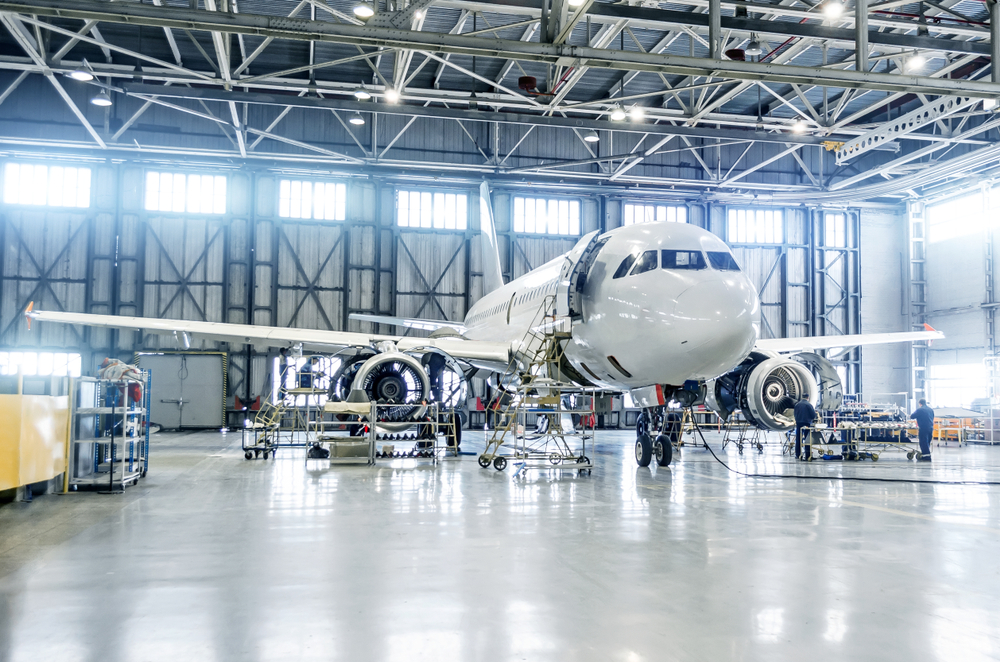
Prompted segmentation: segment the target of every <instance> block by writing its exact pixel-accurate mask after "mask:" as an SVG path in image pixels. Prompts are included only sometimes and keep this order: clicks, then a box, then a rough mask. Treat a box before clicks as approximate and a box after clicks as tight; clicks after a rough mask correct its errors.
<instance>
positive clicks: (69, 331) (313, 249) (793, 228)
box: [0, 127, 896, 397]
mask: <svg viewBox="0 0 1000 662" xmlns="http://www.w3.org/2000/svg"><path fill="white" fill-rule="evenodd" d="M456 128H457V127H456ZM466 139H467V138H466ZM92 167H93V169H94V187H93V194H92V200H93V204H92V208H91V209H88V210H79V211H76V210H72V211H71V210H55V209H46V208H29V207H16V206H4V207H3V208H2V211H3V227H2V232H3V239H4V245H5V247H6V249H5V252H4V255H3V263H2V274H3V282H2V288H0V292H2V295H0V297H2V298H0V324H2V326H0V334H2V335H0V344H2V345H3V346H4V347H47V348H74V349H79V350H81V351H83V352H84V353H85V355H86V356H85V366H86V369H88V370H91V369H92V367H93V366H94V365H95V361H96V360H100V359H101V358H103V356H105V355H110V354H118V355H120V356H122V357H123V358H129V357H131V354H132V352H133V351H136V350H151V349H177V348H178V342H177V340H176V339H174V338H169V337H167V338H164V337H155V336H147V337H144V338H138V337H136V335H137V334H135V333H133V332H114V333H112V332H106V331H98V330H92V329H79V328H73V327H62V326H58V325H43V328H42V329H40V330H38V331H32V332H31V333H28V332H27V329H26V325H25V324H24V322H23V317H22V316H21V313H22V311H23V309H24V306H25V305H26V304H27V302H28V301H30V300H34V301H35V302H36V304H37V305H38V307H40V308H44V309H52V310H73V311H87V312H96V313H111V312H113V313H117V314H120V315H145V316H156V317H174V318H180V319H196V320H209V321H224V322H231V323H253V324H262V325H278V326H294V327H301V328H319V329H350V330H374V329H372V327H373V325H371V324H370V323H359V322H354V321H349V320H348V316H349V315H350V313H352V312H364V313H374V314H391V315H399V316H415V317H428V318H448V319H462V318H463V316H464V315H465V312H466V311H467V310H468V308H469V306H471V305H472V303H474V302H475V301H476V300H477V299H478V298H479V297H480V296H481V295H482V275H481V274H482V264H481V255H480V234H479V204H478V186H477V184H476V183H472V182H470V183H458V184H455V183H454V182H453V183H450V184H442V183H440V182H437V181H435V180H433V179H426V180H422V179H419V178H415V177H414V178H405V179H392V178H384V179H382V178H372V177H341V178H340V180H341V181H346V182H347V184H348V187H347V190H348V204H347V210H348V211H347V219H346V221H343V222H338V221H312V220H294V219H283V218H279V217H278V211H277V198H278V180H279V179H281V178H283V177H288V178H292V179H316V180H324V181H329V180H330V179H332V178H333V177H332V176H331V175H324V174H323V173H317V172H303V171H289V172H288V174H282V172H281V171H275V170H266V169H249V168H247V169H240V168H231V169H228V170H226V169H220V168H218V167H215V168H212V169H210V171H211V172H213V173H214V174H226V175H227V176H228V186H227V193H228V212H227V213H225V214H220V215H198V214H180V213H176V214H166V213H162V212H147V211H145V210H144V208H143V182H144V177H145V170H146V167H145V166H144V165H142V164H136V163H131V162H125V163H118V164H113V165H104V164H102V165H94V166H92ZM151 167H153V168H155V169H160V170H170V171H178V170H180V171H190V170H191V168H190V167H188V168H183V167H181V166H180V165H178V166H177V167H172V166H171V164H166V165H164V164H156V165H155V166H151ZM201 171H203V172H204V171H205V170H204V169H203V170H201ZM400 185H405V186H419V187H441V186H447V187H448V188H449V190H453V191H461V192H464V193H466V195H467V196H468V202H469V210H468V211H469V227H468V229H467V230H465V231H443V230H417V229H409V228H407V229H403V228H399V227H397V225H396V220H395V219H396V209H395V190H396V188H397V187H398V186H400ZM522 190H524V191H527V190H529V189H524V188H523V187H520V188H518V187H517V186H516V185H512V186H510V187H507V188H503V187H501V188H498V189H496V190H495V191H494V194H493V204H494V213H495V216H496V219H497V225H498V233H499V236H500V253H501V260H502V264H503V266H504V270H505V272H506V276H507V277H508V278H513V277H517V276H520V275H522V274H523V273H525V272H527V271H529V270H530V269H532V268H535V267H538V266H540V265H541V264H543V263H545V262H546V261H548V260H551V259H552V258H554V257H556V256H558V255H559V254H561V253H563V252H565V251H566V250H569V249H570V248H571V247H572V246H573V244H574V243H575V242H576V241H577V238H576V237H548V236H527V235H523V234H516V233H514V232H513V231H512V229H511V222H510V218H511V206H512V204H511V199H512V197H513V196H514V195H518V194H520V191H522ZM532 194H534V193H532ZM561 195H562V196H563V197H572V198H573V199H577V200H579V201H580V203H581V229H582V232H584V233H586V232H588V231H590V230H595V229H611V228H614V227H617V226H618V225H619V224H620V222H621V220H620V219H621V218H622V212H621V209H622V205H623V204H624V202H625V201H626V200H628V199H629V198H627V197H623V196H622V194H621V192H615V193H614V194H601V193H599V192H593V191H592V190H588V191H583V192H580V193H578V194H573V193H572V192H567V193H563V194H561ZM671 204H682V205H686V206H687V208H688V217H689V219H690V222H692V223H695V224H697V225H700V226H702V227H707V228H709V229H710V230H712V231H713V232H716V233H717V234H719V235H720V236H723V238H725V218H726V214H727V209H728V208H727V207H726V206H725V205H715V204H710V203H704V202H692V201H687V202H685V201H674V202H672V203H671ZM818 213H819V212H816V211H814V210H809V209H805V208H801V207H794V208H786V209H785V210H784V217H785V237H784V238H783V241H782V243H780V244H775V245H767V246H763V245H756V246H754V245H739V246H735V247H734V248H735V253H736V256H737V259H738V261H739V262H740V264H741V265H742V266H743V268H744V270H745V271H746V272H747V273H748V275H749V276H750V278H751V280H752V281H753V282H754V283H755V284H756V285H757V287H758V288H759V290H760V294H761V299H762V303H763V307H764V313H763V314H764V319H765V320H766V321H765V323H764V325H763V327H764V329H763V334H764V335H765V337H781V336H800V335H810V334H813V333H817V332H823V330H824V327H823V324H827V327H826V328H825V330H826V331H827V332H836V330H837V329H840V330H841V331H842V332H844V333H851V332H857V329H858V325H859V319H860V313H859V308H858V305H857V302H858V300H859V298H860V281H859V276H858V268H859V267H858V241H859V240H860V237H858V236H857V235H856V231H855V233H854V234H852V236H851V237H852V238H851V246H850V251H848V252H849V253H850V254H849V255H847V256H846V257H845V256H841V257H840V258H836V259H834V256H832V255H826V254H825V253H826V252H825V251H822V250H820V248H821V247H819V246H818V245H817V244H816V241H815V239H814V237H815V233H816V228H815V227H814V225H815V224H816V222H817V220H816V219H817V218H818V216H817V214H818ZM852 219H854V223H855V225H854V226H852V227H855V228H856V227H857V225H856V224H857V213H856V212H854V213H852ZM820 259H828V260H829V262H828V264H835V265H836V264H840V265H841V266H842V267H843V268H842V269H840V270H839V271H838V270H837V269H830V270H828V271H827V272H825V273H822V274H821V273H819V272H817V271H816V270H814V269H813V265H814V264H817V263H818V261H819V260H820ZM894 277H895V274H891V273H888V272H881V273H880V274H879V276H878V278H877V279H875V280H873V281H872V284H871V285H872V287H874V288H876V289H877V288H880V287H882V286H883V285H885V286H895V285H896V281H895V280H894ZM883 279H884V280H885V281H886V283H885V284H883V283H882V282H881V280H883ZM876 281H877V282H876ZM845 293H846V294H845ZM834 326H835V327H836V329H835V328H833V327H834ZM379 330H381V331H383V332H391V331H393V329H391V328H390V327H382V328H381V329H379ZM195 348H201V349H219V348H220V347H218V346H217V345H216V344H215V343H210V342H201V343H196V344H195ZM221 349H228V351H229V352H230V363H229V365H230V380H229V388H230V395H232V394H238V395H240V397H246V396H256V395H258V394H261V393H265V392H266V391H267V389H268V388H269V386H268V385H269V362H270V360H271V355H269V354H266V353H260V354H258V353H255V352H253V351H251V350H250V349H249V348H246V347H241V346H230V347H228V348H225V347H221ZM847 363H848V365H854V366H855V367H856V368H857V363H856V361H855V362H854V363H851V360H849V361H848V362H847ZM852 369H854V368H852ZM857 370H858V371H859V370H860V369H859V368H857ZM248 375H249V377H250V379H249V380H248V379H247V376H248ZM851 379H852V382H851V384H850V386H849V388H857V387H858V386H859V385H860V375H859V374H857V375H855V376H853V377H851Z"/></svg>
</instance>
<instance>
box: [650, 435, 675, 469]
mask: <svg viewBox="0 0 1000 662" xmlns="http://www.w3.org/2000/svg"><path fill="white" fill-rule="evenodd" d="M653 454H654V455H655V456H656V464H658V465H659V466H661V467H666V466H670V460H672V459H673V457H674V447H673V446H672V445H671V444H670V438H669V437H667V436H666V435H662V434H661V435H660V436H659V437H657V438H656V443H655V444H654V445H653Z"/></svg>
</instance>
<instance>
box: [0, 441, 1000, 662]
mask: <svg viewBox="0 0 1000 662" xmlns="http://www.w3.org/2000/svg"><path fill="white" fill-rule="evenodd" d="M470 436H472V435H467V438H466V443H465V447H466V448H465V449H466V450H476V449H478V448H479V447H481V444H482V442H481V440H480V441H479V443H478V444H477V443H475V441H476V440H474V439H470V438H469V437H470ZM632 439H633V437H632V436H631V434H630V433H628V432H620V433H619V432H615V433H603V434H602V435H601V437H600V439H599V444H598V447H597V450H596V453H594V457H595V459H596V461H597V467H596V468H595V470H594V472H593V475H591V476H586V475H583V476H580V475H577V474H575V473H572V472H559V471H545V472H531V473H529V474H527V475H526V476H525V477H524V479H523V480H522V479H520V478H517V479H515V478H513V477H512V472H511V471H510V469H509V468H508V470H507V471H506V472H503V473H499V472H497V471H495V470H493V469H488V470H484V469H480V468H479V466H478V465H477V464H476V461H475V457H464V458H462V459H460V460H453V461H448V462H444V463H442V464H441V465H439V466H436V467H435V466H431V465H429V464H421V465H416V464H415V463H414V462H412V461H395V462H391V463H387V464H383V465H380V466H378V467H376V468H368V467H336V468H332V469H321V470H317V469H310V470H307V467H306V465H305V463H304V462H303V460H302V459H301V455H295V456H293V455H292V454H290V453H288V454H286V455H285V456H284V457H280V456H279V458H278V459H277V460H272V461H267V462H265V461H263V460H258V461H253V462H247V461H244V460H243V458H242V454H241V453H240V451H239V439H238V437H236V436H234V435H228V436H224V435H222V434H219V433H197V434H161V435H157V436H156V437H155V441H154V443H153V454H152V465H151V471H150V474H149V476H148V478H147V479H146V480H144V481H143V482H142V483H141V484H140V485H139V486H137V487H134V488H130V489H129V490H128V492H127V494H125V495H124V496H117V497H114V496H100V495H97V494H93V493H75V494H70V495H67V496H56V495H52V496H43V497H39V498H37V499H36V500H35V501H34V502H33V503H30V504H24V503H12V504H8V505H5V506H2V507H0V660H2V661H4V662H6V661H7V660H11V661H17V662H21V661H29V660H30V661H35V660H59V661H60V662H68V661H74V660H93V661H97V660H100V661H102V662H117V661H119V660H123V661H124V660H129V661H132V660H135V661H140V660H143V661H145V660H148V661H154V660H172V661H175V660H199V661H212V660H233V661H236V660H350V661H352V662H353V661H364V660H435V661H442V660H532V661H534V660H560V661H563V660H601V661H605V660H608V661H611V660H622V661H629V662H631V661H638V660H657V661H659V660H712V661H717V660H769V661H773V660H795V661H801V660H907V661H912V660H960V661H961V662H974V661H978V660H993V659H1000V561H998V560H1000V487H997V486H972V485H966V486H956V485H944V484H936V485H935V484H916V483H907V482H855V481H839V480H833V479H831V480H827V479H823V480H805V479H785V480H779V479H749V478H744V477H741V476H739V475H736V474H734V473H731V472H730V471H728V470H727V469H726V468H724V467H723V466H722V465H720V464H719V463H717V462H716V461H715V460H714V459H713V458H712V456H711V455H709V454H708V453H707V452H706V451H704V450H702V449H691V448H689V449H686V450H685V451H684V453H683V457H682V458H681V459H680V460H679V461H676V462H675V465H674V466H671V467H670V468H669V469H666V470H663V469H659V470H658V469H656V468H655V467H650V468H637V467H636V466H635V463H634V460H633V458H632V448H631V444H632ZM765 451H766V452H765V453H764V454H763V455H759V454H757V453H753V454H751V453H747V454H746V455H742V456H741V455H739V454H738V453H737V452H736V450H735V448H733V447H731V446H730V447H729V448H728V449H727V452H726V453H725V454H723V455H722V456H723V457H724V458H725V459H726V460H727V462H729V463H730V465H731V466H732V467H733V468H738V469H742V470H754V471H763V472H768V473H773V472H782V473H789V474H791V473H799V474H802V475H816V476H830V477H834V476H841V475H843V476H884V477H891V478H897V479H907V478H917V479H922V480H925V479H932V480H933V479H940V480H955V479H959V480H979V481H982V480H992V481H1000V448H987V447H969V448H963V449H956V448H950V449H935V461H934V462H933V463H932V464H930V465H927V464H916V463H913V462H907V461H906V460H905V459H904V458H903V457H900V456H895V457H890V456H889V455H883V457H882V459H881V460H880V461H879V462H878V463H877V464H873V463H871V462H865V463H850V464H843V463H840V462H825V463H814V464H810V465H803V464H796V463H794V462H791V461H790V460H788V459H787V458H785V457H783V456H782V455H781V453H780V450H779V449H778V448H777V447H766V448H765ZM298 453H301V451H299V452H298ZM318 466H320V465H318V464H317V467H318Z"/></svg>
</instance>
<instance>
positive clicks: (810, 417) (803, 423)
mask: <svg viewBox="0 0 1000 662" xmlns="http://www.w3.org/2000/svg"><path fill="white" fill-rule="evenodd" d="M794 411H795V459H796V460H797V459H799V457H802V459H804V460H810V459H812V446H810V445H809V440H808V439H806V452H805V455H802V428H805V427H809V426H810V425H812V424H813V421H815V420H816V409H815V408H814V407H813V406H812V403H811V402H809V398H806V397H803V398H802V399H801V400H799V401H798V402H796V403H795V410H794Z"/></svg>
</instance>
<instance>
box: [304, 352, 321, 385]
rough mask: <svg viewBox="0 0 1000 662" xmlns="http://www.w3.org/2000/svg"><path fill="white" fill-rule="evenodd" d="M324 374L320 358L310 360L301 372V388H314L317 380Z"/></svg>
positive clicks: (315, 357)
mask: <svg viewBox="0 0 1000 662" xmlns="http://www.w3.org/2000/svg"><path fill="white" fill-rule="evenodd" d="M322 374H323V371H322V370H320V367H319V357H318V356H314V357H312V358H310V359H309V360H308V361H306V363H305V365H303V366H302V369H301V370H299V388H314V387H315V384H316V380H317V379H318V378H319V377H320V375H322Z"/></svg>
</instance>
